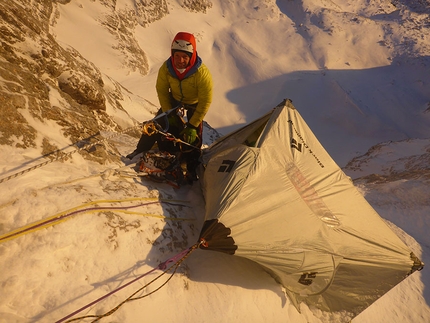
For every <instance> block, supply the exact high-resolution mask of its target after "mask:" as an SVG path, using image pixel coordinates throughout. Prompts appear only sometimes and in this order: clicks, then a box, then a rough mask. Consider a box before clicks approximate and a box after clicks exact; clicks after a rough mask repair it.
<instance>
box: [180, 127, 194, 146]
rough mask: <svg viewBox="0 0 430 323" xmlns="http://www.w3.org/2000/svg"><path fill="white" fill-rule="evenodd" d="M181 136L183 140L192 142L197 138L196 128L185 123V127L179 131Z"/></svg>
mask: <svg viewBox="0 0 430 323" xmlns="http://www.w3.org/2000/svg"><path fill="white" fill-rule="evenodd" d="M181 136H182V138H184V141H185V142H187V143H189V144H192V143H193V142H194V141H196V139H197V129H196V128H194V127H193V126H190V125H189V124H187V127H186V128H185V129H184V130H182V131H181Z"/></svg>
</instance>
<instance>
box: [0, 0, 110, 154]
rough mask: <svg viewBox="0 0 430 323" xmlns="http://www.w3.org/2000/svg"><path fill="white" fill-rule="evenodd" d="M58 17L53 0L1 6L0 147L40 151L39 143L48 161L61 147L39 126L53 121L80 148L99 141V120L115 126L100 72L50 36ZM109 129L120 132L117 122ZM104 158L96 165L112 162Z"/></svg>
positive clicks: (12, 2) (3, 4)
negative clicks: (52, 19)
mask: <svg viewBox="0 0 430 323" xmlns="http://www.w3.org/2000/svg"><path fill="white" fill-rule="evenodd" d="M29 8H31V10H29ZM52 11H53V3H52V1H49V0H40V1H37V2H36V3H35V2H34V1H26V0H24V1H20V3H18V2H15V1H6V2H2V3H1V4H0V15H1V18H2V21H3V23H2V25H1V27H0V28H1V29H2V32H1V33H0V40H1V43H2V46H1V49H0V53H1V60H0V77H1V78H2V82H1V88H0V103H1V106H2V111H3V118H2V119H1V121H0V132H1V133H0V144H2V145H11V146H15V147H17V148H29V147H33V148H39V147H37V145H38V144H37V142H41V143H42V144H41V147H40V148H41V153H42V154H44V155H45V154H50V153H53V152H55V151H56V150H58V149H60V148H61V147H58V146H57V145H56V144H55V143H54V142H51V138H49V137H43V138H38V137H40V136H41V134H39V133H38V131H37V130H36V129H35V127H34V124H37V123H42V124H46V123H47V122H48V121H51V120H53V121H55V122H56V123H57V124H58V125H59V126H60V127H61V131H62V133H63V135H64V136H65V137H66V138H69V139H70V141H71V143H74V144H77V143H79V142H81V141H82V140H87V138H90V137H92V138H93V139H92V140H96V139H97V136H98V133H99V132H100V130H101V129H102V128H101V126H100V125H101V124H102V123H100V122H99V120H101V119H103V120H110V117H109V116H108V115H107V114H106V112H105V110H106V96H105V93H104V90H103V80H102V76H101V74H100V72H99V71H98V69H97V68H96V67H95V66H94V65H93V64H92V63H91V62H88V61H87V60H85V59H84V58H83V57H82V56H81V55H80V54H79V53H78V52H76V51H73V50H71V49H67V50H66V49H64V48H62V47H61V46H60V45H59V44H58V43H57V42H56V41H55V39H54V38H53V37H52V35H50V33H49V21H50V17H51V14H52ZM53 94H59V95H55V96H54V95H53ZM54 97H55V98H58V97H61V98H62V100H58V99H56V100H53V98H54ZM107 124H108V127H110V129H112V128H113V129H115V128H117V127H118V126H117V125H116V124H115V123H114V122H112V121H108V122H107ZM38 139H41V140H38ZM39 145H40V144H39ZM104 148H108V150H109V149H113V147H104ZM98 155H99V156H98V157H91V159H95V160H97V161H99V162H104V161H105V160H111V159H112V157H111V154H107V153H105V154H102V153H100V154H98ZM89 156H90V155H88V156H87V157H89Z"/></svg>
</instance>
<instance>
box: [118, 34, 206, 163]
mask: <svg viewBox="0 0 430 323" xmlns="http://www.w3.org/2000/svg"><path fill="white" fill-rule="evenodd" d="M156 90H157V94H158V100H159V101H160V105H161V108H160V110H159V112H158V114H161V113H163V112H167V111H168V110H171V109H172V108H175V107H177V106H179V105H180V106H183V107H184V108H185V110H186V115H187V120H188V122H187V123H186V124H184V123H183V122H182V121H181V119H180V117H179V116H178V115H177V114H176V113H171V114H170V115H169V117H168V125H166V122H165V121H164V120H163V119H161V118H160V121H159V120H157V122H158V123H159V124H160V125H161V126H162V127H163V128H164V129H166V128H167V127H168V128H167V132H169V133H171V134H172V135H174V136H175V137H176V138H181V139H183V140H184V141H185V142H187V143H188V144H190V145H193V146H195V147H197V148H198V149H194V150H193V151H191V152H188V153H187V154H185V155H186V156H185V159H186V160H187V167H188V169H189V170H191V169H195V167H196V166H197V164H198V158H199V156H200V149H199V148H200V147H201V144H202V131H203V125H202V122H203V118H204V117H205V115H206V113H207V112H208V110H209V107H210V104H211V102H212V76H211V74H210V72H209V69H208V68H207V67H206V65H205V64H203V62H202V59H201V58H200V57H199V56H198V54H197V49H196V40H195V38H194V36H193V35H192V34H190V33H186V32H179V33H178V34H176V36H175V38H174V39H173V41H172V46H171V56H170V57H169V58H168V59H167V60H166V61H165V62H164V63H163V65H162V66H161V67H160V69H159V71H158V77H157V83H156ZM166 126H167V127H166ZM155 142H158V147H159V149H160V150H163V151H167V152H170V153H174V152H177V151H178V150H179V149H180V148H179V147H180V145H175V144H173V143H172V142H171V141H167V140H165V138H164V136H162V135H160V134H157V135H152V136H148V135H146V134H143V135H142V136H141V138H140V140H139V142H138V144H137V147H136V150H135V151H133V152H132V153H131V154H129V155H127V156H126V157H127V158H128V159H133V158H134V157H135V156H136V155H138V154H140V153H142V152H145V151H148V150H150V149H151V147H152V146H153V145H154V144H155ZM188 148H189V147H188Z"/></svg>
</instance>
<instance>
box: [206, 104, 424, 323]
mask: <svg viewBox="0 0 430 323" xmlns="http://www.w3.org/2000/svg"><path fill="white" fill-rule="evenodd" d="M200 177H201V185H202V190H203V194H204V198H205V202H206V214H205V223H204V225H203V229H202V230H201V234H200V237H199V241H200V242H201V244H200V248H201V249H208V250H215V251H220V252H226V253H229V254H232V255H235V256H240V257H244V258H247V259H251V260H253V261H255V262H257V263H259V264H260V265H261V266H263V267H264V269H265V270H266V271H267V272H269V273H270V274H271V275H272V276H273V277H274V279H275V280H276V281H277V282H278V283H279V284H281V285H282V286H283V287H284V289H285V291H286V293H287V295H288V296H289V299H290V300H291V301H292V303H293V304H294V305H295V306H296V308H297V309H298V310H299V311H300V303H301V302H304V303H305V304H307V305H308V306H309V307H310V308H317V309H319V310H322V311H325V312H328V313H329V314H330V315H329V317H331V319H333V317H338V318H339V317H341V318H344V319H347V320H350V319H352V318H353V317H355V316H356V315H358V314H359V313H360V312H362V311H363V310H364V309H365V308H367V307H368V306H370V305H371V304H372V303H373V302H374V301H376V300H377V299H378V298H380V297H381V296H382V295H383V294H385V293H386V292H387V291H389V290H390V289H391V288H392V287H394V286H395V285H396V284H398V283H399V282H401V281H402V280H403V279H405V278H406V277H407V276H408V275H410V274H411V273H412V272H413V271H415V270H420V269H422V267H423V265H424V264H423V263H422V262H421V261H420V260H419V259H418V258H417V257H416V256H415V255H414V254H413V253H412V252H411V251H410V250H409V249H408V247H407V246H406V245H405V244H404V243H403V242H402V241H401V240H400V239H399V238H398V237H397V235H396V234H395V233H394V232H393V231H392V230H391V229H390V228H389V227H388V226H387V224H386V223H385V222H384V220H383V219H382V218H381V217H380V216H379V215H378V214H377V213H376V211H375V210H374V209H373V208H372V207H371V206H370V205H369V204H368V203H367V201H366V200H365V199H364V197H363V196H362V195H361V194H360V193H359V192H358V190H357V189H356V188H355V187H354V185H353V183H352V181H351V180H350V178H349V177H347V176H346V175H345V174H344V173H343V171H342V170H341V169H340V168H339V167H338V166H337V165H336V163H335V162H334V161H333V159H332V158H331V157H330V156H329V154H328V153H327V152H326V151H325V149H324V148H323V147H322V145H321V144H320V143H319V141H318V140H317V138H316V137H315V135H314V134H313V133H312V131H311V130H310V128H309V127H308V126H307V124H306V123H305V121H304V120H303V119H302V117H301V116H300V114H299V113H298V111H297V110H296V109H295V107H294V106H293V104H292V102H291V101H290V100H285V101H283V102H282V103H281V104H279V105H278V106H277V107H276V108H274V109H273V110H272V111H270V112H269V113H268V114H266V115H265V116H263V117H261V118H260V119H258V120H256V121H254V122H252V123H251V124H249V125H247V126H245V127H243V128H241V129H239V130H237V131H235V132H233V133H231V134H229V135H227V136H225V137H222V138H220V139H219V140H218V141H216V142H215V143H214V144H212V145H211V146H210V147H209V148H208V149H206V150H204V152H203V155H202V168H201V173H200ZM336 315H337V316H336Z"/></svg>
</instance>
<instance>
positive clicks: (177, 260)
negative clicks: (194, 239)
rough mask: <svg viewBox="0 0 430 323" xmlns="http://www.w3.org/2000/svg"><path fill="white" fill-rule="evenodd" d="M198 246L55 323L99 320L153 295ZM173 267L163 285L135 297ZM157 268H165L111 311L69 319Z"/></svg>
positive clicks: (162, 263)
mask: <svg viewBox="0 0 430 323" xmlns="http://www.w3.org/2000/svg"><path fill="white" fill-rule="evenodd" d="M198 247H199V243H196V244H194V245H193V246H191V247H189V248H187V249H185V250H184V251H182V252H180V253H178V254H177V255H175V256H173V257H171V258H169V259H167V260H166V261H164V262H161V263H160V264H159V265H158V266H157V267H156V268H154V269H152V270H150V271H148V272H146V273H144V274H142V275H140V276H138V277H136V278H135V279H133V280H132V281H130V282H128V283H127V284H124V285H123V286H120V287H118V288H116V289H114V290H113V291H111V292H109V293H107V294H106V295H104V296H102V297H100V298H98V299H96V300H95V301H93V302H91V303H89V304H87V305H85V306H83V307H81V308H80V309H78V310H76V311H74V312H73V313H71V314H69V315H67V316H65V317H63V318H62V319H60V320H58V321H56V322H55V323H61V322H65V323H70V322H74V321H77V320H82V319H85V318H95V320H93V321H92V322H97V321H99V320H100V319H102V318H103V317H107V316H109V315H111V314H113V313H114V312H116V311H117V310H118V309H119V308H120V307H121V306H122V305H124V304H125V303H127V302H130V301H134V300H138V299H142V298H144V297H147V296H149V295H151V294H153V293H155V292H157V291H159V290H160V289H161V288H162V287H163V286H165V285H166V284H167V283H168V282H169V281H170V279H172V277H173V275H174V274H175V273H176V270H177V269H178V267H179V265H180V264H181V263H182V262H183V261H184V260H185V259H186V258H187V257H188V256H189V255H190V254H191V253H192V252H193V251H194V250H196V249H197V248H198ZM170 264H173V265H171V266H170V267H169V265H170ZM172 269H173V272H172V274H171V276H170V277H169V278H168V279H167V280H166V281H165V282H164V283H163V284H162V285H161V286H159V287H158V288H157V289H155V290H153V291H152V292H150V293H147V294H145V295H143V296H139V297H134V296H135V295H136V294H137V293H139V292H140V291H142V290H143V289H145V288H146V287H148V286H149V285H151V284H152V283H154V282H155V281H156V280H158V279H159V278H161V277H162V276H163V275H165V274H166V273H167V272H169V271H171V270H172ZM156 270H163V272H162V273H161V274H160V275H158V276H157V277H155V278H154V279H153V280H151V281H150V282H149V283H148V284H146V285H144V286H143V287H141V288H139V289H138V290H137V291H135V292H134V293H133V294H131V295H130V296H129V297H128V298H126V299H125V300H124V301H122V302H121V303H119V304H118V305H117V306H115V307H114V308H112V309H111V310H110V311H108V312H106V313H104V314H101V315H86V316H81V317H77V318H74V319H70V320H68V319H69V318H71V317H73V316H75V315H76V314H78V313H80V312H82V311H83V310H85V309H87V308H89V307H91V306H93V305H95V304H97V303H98V302H100V301H102V300H103V299H105V298H107V297H109V296H111V295H112V294H115V293H116V292H118V291H120V290H122V289H123V288H125V287H127V286H129V285H131V284H133V283H134V282H136V281H138V280H139V279H141V278H143V277H145V276H147V275H149V274H150V273H152V272H154V271H156ZM66 320H67V321H66Z"/></svg>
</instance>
